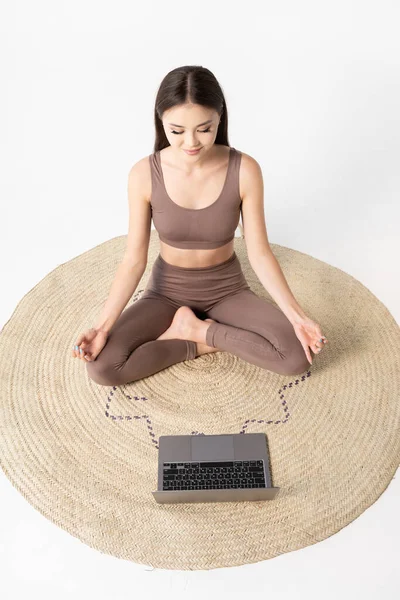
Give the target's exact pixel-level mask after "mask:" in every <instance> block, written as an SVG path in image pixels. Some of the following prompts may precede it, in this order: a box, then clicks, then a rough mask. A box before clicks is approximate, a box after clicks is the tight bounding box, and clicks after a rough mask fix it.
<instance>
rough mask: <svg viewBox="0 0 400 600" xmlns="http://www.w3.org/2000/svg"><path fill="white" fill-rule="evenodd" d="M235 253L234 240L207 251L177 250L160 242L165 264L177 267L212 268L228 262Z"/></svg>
mask: <svg viewBox="0 0 400 600" xmlns="http://www.w3.org/2000/svg"><path fill="white" fill-rule="evenodd" d="M233 251H234V239H233V240H231V241H230V242H228V243H227V244H225V245H224V246H220V247H219V248H209V249H207V250H201V249H200V250H186V249H185V248H175V247H174V246H169V245H168V244H166V243H165V242H162V241H161V240H160V254H161V256H162V258H163V259H164V260H165V262H167V263H169V264H170V265H175V266H177V267H189V268H190V267H192V268H193V267H211V266H213V265H218V264H219V263H222V262H224V261H225V260H228V258H230V257H231V256H232V254H233Z"/></svg>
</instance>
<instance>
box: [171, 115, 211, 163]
mask: <svg viewBox="0 0 400 600" xmlns="http://www.w3.org/2000/svg"><path fill="white" fill-rule="evenodd" d="M219 119H220V117H219V114H218V113H217V111H216V110H214V109H208V108H206V107H204V106H200V105H198V104H184V105H181V106H176V107H174V108H170V109H169V110H166V111H165V112H164V114H163V117H162V123H163V126H164V131H165V135H166V136H167V139H168V141H169V143H170V144H171V146H172V147H173V148H174V149H175V150H176V151H177V152H178V153H179V154H181V156H184V157H186V158H187V159H189V160H196V159H197V158H198V157H199V156H203V155H204V154H206V153H207V152H208V151H209V150H210V148H212V146H213V145H214V142H215V138H216V136H217V131H218V123H219ZM198 148H199V149H200V151H199V152H197V153H196V154H192V155H190V154H187V153H186V152H185V150H196V149H198Z"/></svg>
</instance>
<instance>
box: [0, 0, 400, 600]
mask: <svg viewBox="0 0 400 600" xmlns="http://www.w3.org/2000/svg"><path fill="white" fill-rule="evenodd" d="M399 17H400V9H399V5H398V3H397V2H395V1H393V2H389V1H382V0H381V1H379V2H378V1H376V2H368V1H364V2H362V1H358V2H355V1H351V0H350V1H349V0H348V1H339V2H338V1H337V0H336V1H335V2H325V1H323V0H322V1H319V2H317V1H315V2H310V1H302V2H296V1H291V2H289V1H281V2H276V1H275V2H270V1H265V0H264V1H258V2H255V1H251V0H247V1H241V2H234V1H230V2H228V1H214V2H209V1H208V0H203V1H202V2H188V1H185V2H178V1H176V0H171V1H168V2H163V1H158V2H140V3H135V2H134V1H133V0H130V1H123V2H122V1H117V0H114V1H113V2H111V1H109V2H104V1H99V0H97V1H96V2H95V1H94V0H93V1H88V0H79V1H77V0H68V1H65V2H64V1H59V0H52V1H50V0H49V1H44V0H36V1H34V2H29V1H28V0H24V1H21V0H18V1H15V0H13V1H12V0H9V1H8V2H7V1H4V0H3V2H2V3H1V5H0V56H1V61H0V69H1V71H0V76H1V87H2V93H1V95H0V109H1V110H0V119H1V121H0V123H1V135H0V152H1V167H2V168H1V179H0V186H1V189H0V193H1V223H2V227H1V232H2V236H1V242H0V243H1V249H0V260H1V272H2V283H3V285H2V294H1V314H0V321H1V323H0V325H1V326H4V324H5V323H6V321H7V320H8V319H9V318H10V317H11V315H12V313H13V311H14V309H15V307H16V305H17V303H18V302H19V300H20V299H21V298H23V296H24V295H25V294H26V293H27V292H28V291H29V290H30V289H31V288H32V287H34V286H35V285H36V284H37V283H38V282H39V281H40V280H41V279H42V278H43V277H44V276H45V275H46V274H47V273H49V271H52V270H53V269H55V268H56V267H57V266H58V265H60V264H61V263H64V262H67V261H69V260H70V259H72V258H74V257H76V256H77V255H79V254H81V253H83V252H85V251H87V250H88V249H90V248H92V247H94V246H96V245H98V244H101V243H103V242H104V241H106V240H108V239H111V238H113V237H115V236H122V235H123V236H125V235H126V234H127V230H128V203H127V178H128V172H129V170H130V168H131V166H132V165H133V164H134V163H135V162H136V161H138V160H139V159H140V158H142V157H144V156H146V155H148V154H150V153H151V152H152V151H153V143H154V126H153V111H154V100H155V95H156V92H157V89H158V86H159V84H160V82H161V79H162V78H163V77H164V76H165V75H166V73H167V72H168V71H170V70H172V69H174V68H176V67H178V66H182V65H185V64H198V65H202V66H205V67H207V68H209V69H210V70H211V71H212V72H213V73H214V74H215V76H216V77H217V79H218V80H219V81H220V83H221V86H222V89H223V91H224V94H225V96H226V102H227V106H228V114H229V143H230V145H232V146H234V147H235V148H238V149H239V150H241V151H243V152H246V153H248V154H250V155H251V156H253V157H254V158H255V159H256V160H257V161H258V162H259V163H260V165H261V167H262V170H263V175H264V186H265V200H264V201H265V215H266V224H267V231H268V235H269V239H270V242H271V243H272V244H279V245H283V246H288V247H290V248H294V249H296V250H299V251H301V252H305V253H309V254H310V255H312V256H314V257H317V258H318V259H320V260H323V261H326V262H327V263H329V264H332V265H334V266H335V267H339V268H340V269H342V270H344V271H346V272H347V273H349V274H351V275H352V276H353V277H355V278H357V279H358V280H360V281H361V282H362V283H363V284H364V285H365V286H366V287H367V288H369V289H370V290H371V291H372V292H373V293H374V294H375V295H376V296H377V297H378V298H379V300H380V301H381V302H383V303H384V304H385V306H386V307H387V308H388V310H389V311H390V312H391V314H392V315H393V316H394V318H395V319H396V320H397V322H399V317H400V302H399V301H400V287H399V270H398V262H399V261H398V258H399V249H400V248H399V216H400V211H399V201H398V199H399V192H400V175H399V158H400V153H399V129H400V127H399V122H400V121H399V110H398V107H399V105H400V70H399V63H400V41H399V35H398V29H399V22H400V18H399ZM153 227H154V226H153ZM237 234H239V231H237ZM65 351H66V352H70V348H66V349H65ZM82 368H83V364H82ZM0 495H1V511H0V577H1V591H0V593H1V596H2V598H4V600H14V599H17V598H18V599H19V598H28V597H29V598H34V599H35V598H39V597H40V598H41V599H42V600H45V599H46V600H47V599H50V598H51V599H52V600H53V599H54V598H57V600H64V598H68V599H69V598H70V596H71V594H73V595H74V597H76V598H79V599H85V600H86V599H87V598H90V599H91V598H94V597H96V599H97V600H101V599H103V598H104V599H105V598H107V599H108V598H111V597H112V598H113V599H125V598H136V597H138V596H139V597H140V596H142V595H143V596H144V595H146V596H147V597H149V596H151V597H157V596H158V597H160V595H161V594H162V595H163V597H167V598H174V599H177V598H187V597H188V596H189V597H190V598H192V599H197V598H204V595H205V594H206V595H207V597H209V598H217V597H218V598H220V597H222V595H223V593H225V596H226V597H229V596H231V597H235V598H236V597H238V598H239V597H242V595H244V594H246V595H249V594H250V593H252V592H253V593H254V596H255V595H256V594H259V593H260V594H262V597H269V595H271V597H275V598H279V599H280V600H284V599H286V598H287V599H290V600H298V599H306V598H307V600H312V599H316V598H318V599H320V598H323V599H324V600H331V599H335V600H336V599H337V598H341V599H342V600H347V599H349V600H350V599H352V600H353V599H354V598H356V599H358V598H363V600H375V599H377V598H379V599H380V600H392V599H393V600H394V599H395V598H396V599H397V598H398V597H399V596H400V591H399V590H400V584H399V577H398V574H396V573H395V568H398V566H399V554H400V552H399V550H400V543H399V534H400V527H399V524H400V519H399V500H400V485H399V477H398V476H397V478H396V477H395V478H394V479H393V481H392V483H391V484H390V486H389V487H388V489H387V490H386V491H385V492H384V494H383V495H382V496H381V497H380V498H379V499H378V501H377V502H375V503H374V504H373V505H372V506H371V507H370V508H369V509H368V510H366V511H365V512H364V513H363V514H362V515H361V516H360V517H359V518H358V519H356V520H355V521H354V522H352V523H351V524H350V525H348V526H347V527H345V528H344V529H342V530H341V531H340V532H338V533H337V534H335V535H333V536H331V537H330V538H328V539H326V540H324V541H323V542H321V543H318V544H315V545H313V546H309V547H307V548H304V549H302V550H299V551H296V552H291V553H288V554H285V555H282V556H279V557H277V558H274V559H271V560H268V561H265V562H260V563H255V564H249V565H243V566H242V567H237V568H236V567H235V568H229V569H215V570H212V571H197V572H196V571H194V572H189V571H168V570H159V569H155V570H152V569H151V568H150V567H146V566H144V565H136V564H133V563H130V562H129V561H123V560H119V559H116V558H114V557H111V556H107V555H103V554H101V553H100V552H97V551H95V550H93V549H91V548H89V547H87V546H86V545H84V544H82V543H81V542H80V541H79V540H77V539H76V538H73V537H72V536H71V535H70V534H68V533H66V532H65V531H63V530H62V529H60V528H57V527H56V526H54V525H53V524H52V523H51V522H49V521H48V520H46V519H45V518H44V517H42V516H41V515H40V514H39V513H38V512H37V511H36V510H35V509H33V508H32V507H31V506H30V505H29V504H28V503H27V501H26V500H25V499H24V498H23V497H22V495H20V494H19V493H18V492H17V491H16V490H15V489H14V488H13V487H12V485H11V483H10V482H9V480H8V479H7V478H6V477H5V475H4V474H3V473H0Z"/></svg>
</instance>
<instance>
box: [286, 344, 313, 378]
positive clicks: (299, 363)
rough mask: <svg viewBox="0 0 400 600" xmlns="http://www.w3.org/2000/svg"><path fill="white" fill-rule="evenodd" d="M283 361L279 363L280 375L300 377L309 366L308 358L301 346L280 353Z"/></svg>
mask: <svg viewBox="0 0 400 600" xmlns="http://www.w3.org/2000/svg"><path fill="white" fill-rule="evenodd" d="M282 356H283V359H282V361H281V363H280V367H281V371H280V372H281V373H282V375H300V374H301V373H304V371H307V369H308V368H309V366H310V363H309V362H308V358H307V356H306V354H305V352H304V349H303V346H301V349H299V348H298V347H295V348H291V349H289V350H288V351H287V352H284V353H282Z"/></svg>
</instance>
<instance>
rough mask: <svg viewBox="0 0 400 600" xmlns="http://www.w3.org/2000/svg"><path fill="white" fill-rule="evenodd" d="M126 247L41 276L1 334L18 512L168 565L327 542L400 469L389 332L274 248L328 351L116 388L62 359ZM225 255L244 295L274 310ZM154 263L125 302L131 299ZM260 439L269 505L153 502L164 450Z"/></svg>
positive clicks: (211, 366)
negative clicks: (170, 445) (215, 439)
mask: <svg viewBox="0 0 400 600" xmlns="http://www.w3.org/2000/svg"><path fill="white" fill-rule="evenodd" d="M125 243H126V236H121V237H117V238H114V239H112V240H110V241H107V242H105V243H103V244H101V245H99V246H97V247H95V248H93V249H91V250H89V251H87V252H85V253H84V254H82V255H81V256H78V257H77V258H75V259H73V260H71V261H69V262H67V263H63V264H61V265H60V266H58V267H57V268H56V269H54V270H53V271H51V272H50V273H49V274H48V275H46V277H44V279H43V280H42V281H40V282H39V283H38V284H37V285H36V286H35V287H34V288H33V289H31V290H30V291H29V292H28V293H27V294H26V295H25V296H24V297H23V298H22V299H21V300H20V302H19V303H18V305H17V306H16V308H15V310H14V312H13V314H12V316H11V318H10V319H9V320H8V321H7V323H6V324H5V326H4V327H3V329H2V330H1V333H0V335H1V338H0V339H1V344H0V354H1V361H0V382H1V402H0V434H1V435H0V464H1V467H2V469H3V471H4V474H5V475H6V477H7V478H8V479H9V480H10V482H11V483H12V485H13V486H14V487H15V488H16V489H17V490H19V492H20V493H21V494H22V495H23V496H24V497H25V498H26V500H27V501H28V502H29V503H30V504H31V505H32V506H33V507H34V508H35V509H37V510H38V511H39V512H40V513H41V514H42V515H44V516H45V517H47V518H48V519H49V520H50V521H52V522H53V523H54V524H56V525H58V526H59V527H61V528H62V529H64V530H65V531H68V532H69V533H70V534H71V535H73V536H75V537H77V538H79V539H80V540H81V541H82V542H84V543H85V544H87V545H88V546H90V547H92V548H95V549H97V550H99V551H100V552H103V553H106V554H110V555H114V556H116V557H119V558H123V559H128V560H131V561H134V562H136V563H143V564H146V565H151V566H153V567H156V568H163V569H183V570H185V569H186V570H195V569H214V568H220V567H230V566H236V565H241V564H244V563H255V562H258V561H262V560H266V559H269V558H273V557H275V556H277V555H279V554H283V553H286V552H292V551H294V550H298V549H299V548H304V547H306V546H309V545H311V544H315V543H317V542H319V541H320V540H324V539H325V538H327V537H330V536H331V535H333V534H334V533H336V532H337V531H339V530H340V529H342V528H343V527H345V526H346V525H347V524H349V523H351V521H353V520H354V519H356V518H357V517H358V516H359V515H360V514H362V512H363V511H364V510H365V509H366V508H368V507H369V506H371V504H373V503H374V502H375V501H376V500H377V499H378V498H379V497H380V495H381V494H382V493H383V492H384V490H385V489H386V488H387V487H388V485H389V483H390V481H391V479H392V478H393V477H394V474H395V471H396V469H397V467H398V465H399V456H400V435H399V421H400V402H399V375H400V369H399V348H400V344H399V342H400V335H399V327H398V325H397V323H396V322H395V320H394V318H393V317H392V315H391V314H390V312H389V311H388V310H387V308H386V307H385V306H384V305H383V304H382V303H381V302H380V301H379V300H378V298H377V297H376V296H374V295H373V294H372V293H371V292H370V291H369V290H368V289H367V288H366V287H365V286H363V285H362V284H361V283H360V282H359V281H357V280H356V279H354V278H353V277H352V276H350V275H348V274H347V273H345V272H343V271H341V270H340V269H338V268H335V267H332V266H330V265H328V264H326V263H324V262H321V261H320V260H317V259H315V258H313V257H311V256H308V255H306V254H302V253H301V252H297V251H294V250H291V249H289V248H285V247H282V246H278V245H272V249H273V251H274V254H275V256H276V258H277V259H278V261H279V263H280V265H281V267H282V270H283V272H284V274H285V277H286V279H287V281H288V283H289V286H290V288H291V290H292V291H293V294H294V296H295V297H296V298H297V299H298V301H299V303H300V304H301V306H302V308H303V309H304V311H305V312H306V314H307V315H308V316H310V317H311V318H312V319H314V320H315V321H317V322H318V323H319V324H320V325H321V329H322V331H323V332H324V334H325V335H326V337H327V338H328V340H329V344H328V345H327V346H326V347H325V348H324V349H323V350H322V352H321V353H320V354H316V355H313V365H312V366H310V368H309V370H308V371H306V372H305V373H304V374H302V375H298V376H282V375H278V374H275V373H273V372H270V371H268V370H265V369H261V368H259V367H257V366H253V365H251V364H249V363H247V362H245V361H243V360H241V359H240V358H238V357H236V356H234V355H232V354H230V353H227V352H215V353H212V354H205V355H202V356H199V357H197V358H196V359H194V360H189V361H184V362H181V363H179V364H176V365H173V366H172V367H170V368H168V369H164V370H163V371H160V372H158V373H156V374H155V375H153V376H150V377H147V378H144V379H142V380H140V381H137V382H133V383H131V384H127V385H124V386H121V387H105V386H100V385H98V384H96V383H95V382H94V381H92V380H91V379H90V378H89V377H88V375H87V372H86V368H85V365H84V363H83V361H81V360H79V359H74V358H73V357H72V355H71V349H72V346H73V344H74V342H75V340H76V338H77V336H78V335H79V334H80V333H81V332H82V331H83V330H85V329H86V328H89V327H91V326H92V324H93V322H94V321H95V319H96V318H97V317H98V314H99V312H100V310H101V308H102V306H103V304H104V301H105V299H106V297H107V293H108V290H109V288H110V285H111V282H112V280H113V277H114V274H115V270H116V268H117V266H118V264H119V262H120V260H121V259H122V256H123V252H124V248H125ZM235 251H236V253H237V255H238V257H239V260H240V262H241V264H242V269H243V272H244V274H245V276H246V279H247V281H248V283H249V285H250V287H251V288H252V289H253V291H254V292H255V293H256V294H257V295H259V296H262V297H265V298H266V299H268V300H269V301H270V302H273V301H272V299H271V298H270V296H269V295H268V294H267V292H266V291H265V289H264V288H263V286H262V285H261V283H260V281H259V280H258V278H257V276H256V275H255V273H254V272H253V270H252V269H251V266H250V265H249V262H248V259H247V253H246V249H245V242H244V240H243V238H235ZM158 252H159V238H158V234H157V232H155V231H152V233H151V240H150V247H149V260H148V265H147V268H146V271H145V273H144V274H143V277H142V280H141V281H140V282H139V286H138V288H137V290H136V291H135V294H134V295H133V296H132V298H131V300H130V301H129V302H128V306H130V304H131V303H132V302H135V301H137V300H138V298H140V296H141V294H142V292H143V290H144V287H145V285H146V283H147V279H148V277H149V275H150V270H151V267H152V264H153V261H154V260H155V258H156V256H157V254H158ZM241 432H242V433H255V432H263V433H265V434H266V435H267V438H268V447H269V450H270V459H271V475H272V483H273V485H275V486H278V487H280V492H279V494H278V496H277V497H276V498H275V499H274V500H272V501H264V502H221V503H199V504H196V503H193V504H189V503H184V504H164V505H161V504H157V503H156V501H155V500H154V498H153V496H152V494H151V492H152V491H154V490H156V488H157V466H158V465H157V460H158V438H159V436H160V435H173V434H179V435H182V434H190V435H201V434H218V433H241Z"/></svg>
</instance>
